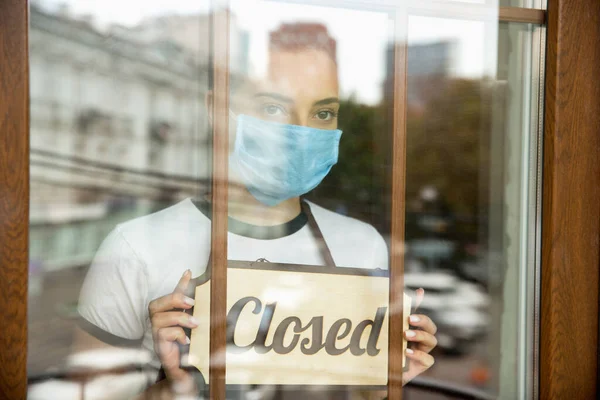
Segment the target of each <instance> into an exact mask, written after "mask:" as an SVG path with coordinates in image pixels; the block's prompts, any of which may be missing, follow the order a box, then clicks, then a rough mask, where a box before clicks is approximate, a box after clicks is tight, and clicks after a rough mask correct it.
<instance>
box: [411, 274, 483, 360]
mask: <svg viewBox="0 0 600 400" xmlns="http://www.w3.org/2000/svg"><path fill="white" fill-rule="evenodd" d="M404 285H405V287H406V291H407V294H409V295H413V296H414V293H411V291H414V290H416V289H418V288H423V289H425V298H424V300H423V303H421V305H420V306H419V309H418V310H417V312H419V313H422V314H425V315H428V316H429V317H431V318H432V319H433V320H434V321H435V323H436V325H437V326H438V333H437V334H436V338H437V339H438V347H439V348H440V349H442V350H445V351H446V352H448V353H452V354H464V353H466V352H467V351H468V349H469V345H470V344H471V343H472V342H474V341H475V340H476V339H478V338H480V337H481V336H483V335H484V334H485V333H486V331H487V327H488V319H489V317H488V314H487V307H488V305H489V297H488V295H487V293H485V292H484V291H483V290H482V289H481V288H480V287H479V286H478V285H475V284H473V283H470V282H465V281H463V280H461V279H459V278H458V277H456V276H454V275H452V274H450V273H448V272H407V273H406V274H405V276H404Z"/></svg>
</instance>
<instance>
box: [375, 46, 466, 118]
mask: <svg viewBox="0 0 600 400" xmlns="http://www.w3.org/2000/svg"><path fill="white" fill-rule="evenodd" d="M454 53H455V43H454V42H449V41H444V42H434V43H427V44H413V45H410V46H408V60H407V64H408V71H407V72H408V73H407V75H408V77H407V78H408V79H407V84H408V92H407V96H408V103H409V107H421V106H422V105H423V103H424V102H425V101H427V99H428V98H429V96H430V95H431V94H435V92H436V91H437V90H438V89H439V87H438V88H436V86H437V85H438V84H439V83H440V82H442V81H443V80H444V79H445V78H447V77H448V76H450V75H451V70H452V68H453V66H454V65H453V64H454ZM386 71H387V73H386V80H385V84H384V88H385V98H386V99H387V100H388V102H389V101H392V100H393V85H392V79H393V77H394V47H393V46H390V47H389V48H388V50H387V54H386Z"/></svg>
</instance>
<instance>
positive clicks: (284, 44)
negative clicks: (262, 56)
mask: <svg viewBox="0 0 600 400" xmlns="http://www.w3.org/2000/svg"><path fill="white" fill-rule="evenodd" d="M304 49H316V50H323V51H325V52H326V53H327V54H329V56H330V57H331V58H332V59H333V61H334V62H336V63H337V43H336V41H335V39H333V38H332V37H331V36H329V32H328V31H327V27H326V26H325V25H323V24H315V23H292V24H282V25H281V26H280V27H279V29H277V30H276V31H272V32H271V33H270V34H269V50H271V51H272V50H284V51H299V50H304Z"/></svg>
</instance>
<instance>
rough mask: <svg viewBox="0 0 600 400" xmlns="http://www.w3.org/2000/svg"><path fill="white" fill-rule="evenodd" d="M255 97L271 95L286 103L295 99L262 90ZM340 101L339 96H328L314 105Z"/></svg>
mask: <svg viewBox="0 0 600 400" xmlns="http://www.w3.org/2000/svg"><path fill="white" fill-rule="evenodd" d="M254 97H271V98H273V99H277V100H279V101H282V102H284V103H293V102H294V99H292V98H291V97H287V96H284V95H282V94H279V93H275V92H260V93H256V94H255V95H254ZM339 102H340V99H338V98H337V97H328V98H326V99H323V100H319V101H315V102H314V103H313V106H322V105H324V104H332V103H339Z"/></svg>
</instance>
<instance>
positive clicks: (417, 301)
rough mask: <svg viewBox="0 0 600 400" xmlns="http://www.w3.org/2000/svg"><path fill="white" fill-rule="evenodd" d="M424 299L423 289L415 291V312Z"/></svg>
mask: <svg viewBox="0 0 600 400" xmlns="http://www.w3.org/2000/svg"><path fill="white" fill-rule="evenodd" d="M424 298H425V289H423V288H419V289H417V291H416V298H415V311H417V308H419V306H420V305H421V303H422V302H423V299H424Z"/></svg>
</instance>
